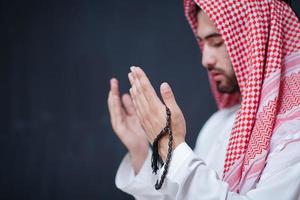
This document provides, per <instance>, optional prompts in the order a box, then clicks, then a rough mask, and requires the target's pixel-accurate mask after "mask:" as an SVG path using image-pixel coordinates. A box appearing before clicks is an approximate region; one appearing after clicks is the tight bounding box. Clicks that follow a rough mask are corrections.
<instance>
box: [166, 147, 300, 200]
mask: <svg viewBox="0 0 300 200" xmlns="http://www.w3.org/2000/svg"><path fill="white" fill-rule="evenodd" d="M297 145H298V146H297ZM292 151H293V152H296V151H298V152H299V144H294V145H291V146H289V148H286V149H285V150H284V151H281V152H280V153H278V154H277V155H274V156H273V157H272V159H271V160H270V162H268V164H267V165H271V166H267V168H270V169H272V170H269V172H267V174H268V176H266V177H267V178H264V179H263V181H260V182H259V183H258V184H257V187H256V188H255V189H253V190H250V191H249V192H247V193H246V194H243V195H240V194H237V193H234V192H230V191H229V188H228V184H227V183H226V182H224V181H222V180H221V179H220V178H219V177H218V176H217V173H216V172H215V171H214V170H212V169H210V168H209V167H208V166H206V164H205V163H204V161H203V160H201V159H200V158H199V157H197V156H196V155H195V154H194V152H193V151H192V150H191V149H190V147H189V146H188V145H187V144H186V143H182V144H180V145H179V146H178V147H177V148H176V149H175V150H174V153H173V157H172V160H171V163H170V167H169V173H168V175H167V179H166V181H165V184H164V185H163V188H162V191H163V192H164V193H165V194H169V195H172V194H173V199H180V200H182V199H186V200H200V199H201V200H202V199H213V200H250V199H251V200H265V199H278V200H280V199H286V200H294V199H299V194H300V159H299V155H298V154H299V153H298V154H294V155H296V157H294V158H293V159H292V160H290V161H289V162H281V161H286V160H285V159H286V157H287V156H289V157H290V153H291V152H292ZM280 160H281V161H280ZM263 173H264V172H263Z"/></svg>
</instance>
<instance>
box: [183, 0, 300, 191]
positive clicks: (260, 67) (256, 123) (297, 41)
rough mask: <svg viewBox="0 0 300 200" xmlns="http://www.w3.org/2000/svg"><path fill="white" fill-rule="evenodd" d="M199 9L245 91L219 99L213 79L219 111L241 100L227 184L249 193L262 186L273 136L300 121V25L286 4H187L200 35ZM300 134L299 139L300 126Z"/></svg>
mask: <svg viewBox="0 0 300 200" xmlns="http://www.w3.org/2000/svg"><path fill="white" fill-rule="evenodd" d="M196 4H197V5H199V6H200V7H201V9H202V10H204V11H205V13H206V14H207V15H208V16H209V17H210V19H211V20H212V21H213V22H214V23H215V25H216V27H217V30H218V31H219V32H220V34H221V35H222V37H223V39H224V41H225V44H226V47H227V51H228V54H229V57H230V59H231V62H232V65H233V69H234V71H235V73H236V76H237V80H238V84H239V87H240V91H241V93H240V94H238V93H235V94H222V93H219V92H218V91H217V88H216V83H215V82H214V81H213V80H212V79H211V77H210V74H209V77H210V84H211V87H212V91H213V94H214V97H215V99H216V101H217V104H218V107H219V108H225V107H230V106H232V105H234V104H237V103H239V101H240V99H241V102H240V103H241V108H240V110H239V112H238V114H237V117H236V119H235V122H234V126H233V129H232V132H231V136H230V140H229V144H228V147H227V153H226V159H225V164H224V174H223V179H224V181H226V182H227V183H228V184H229V187H230V189H231V191H235V192H239V193H244V192H247V191H249V190H250V189H253V188H254V187H255V185H256V183H257V181H258V180H259V177H260V175H261V173H262V170H263V169H264V167H265V164H266V160H267V156H268V153H269V151H270V148H272V145H273V143H274V144H276V141H273V137H272V135H274V134H277V133H276V130H279V129H278V127H280V126H281V125H282V124H283V123H284V124H286V123H289V122H290V121H291V120H293V119H296V118H299V116H300V21H299V19H298V18H297V17H296V15H295V13H294V12H293V11H292V9H291V8H290V7H289V6H288V5H287V4H286V3H284V2H283V1H281V0H241V1H237V0H184V8H185V15H186V17H187V19H188V22H189V24H190V26H191V28H192V30H193V31H194V33H195V34H196V28H197V17H196ZM295 129H296V133H300V123H299V126H297V127H296V128H295ZM297 131H298V132H297ZM277 132H278V131H277ZM296 133H288V134H296ZM278 134H281V133H278ZM277 138H280V137H277Z"/></svg>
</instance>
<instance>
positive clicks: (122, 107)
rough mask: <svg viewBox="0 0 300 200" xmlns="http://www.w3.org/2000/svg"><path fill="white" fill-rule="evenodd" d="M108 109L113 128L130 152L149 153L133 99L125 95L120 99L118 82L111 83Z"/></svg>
mask: <svg viewBox="0 0 300 200" xmlns="http://www.w3.org/2000/svg"><path fill="white" fill-rule="evenodd" d="M108 108H109V113H110V117H111V124H112V128H113V130H114V132H115V133H116V134H117V136H118V137H119V138H120V140H121V141H122V143H123V144H124V145H125V146H126V148H127V149H128V150H129V152H132V153H137V154H139V153H140V152H143V153H144V152H145V151H147V150H148V140H147V138H146V134H145V131H144V129H143V128H142V126H141V123H140V122H139V119H138V117H137V114H136V111H135V108H134V105H133V102H132V100H131V97H130V96H129V95H128V94H124V95H123V96H122V98H120V94H119V88H118V82H117V80H114V81H112V83H111V90H110V92H109V97H108Z"/></svg>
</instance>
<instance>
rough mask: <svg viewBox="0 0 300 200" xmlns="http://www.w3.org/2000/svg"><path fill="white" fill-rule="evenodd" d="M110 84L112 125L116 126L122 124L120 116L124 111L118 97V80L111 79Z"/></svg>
mask: <svg viewBox="0 0 300 200" xmlns="http://www.w3.org/2000/svg"><path fill="white" fill-rule="evenodd" d="M110 84H111V98H112V105H111V109H112V111H113V118H114V119H113V120H114V125H115V126H118V124H120V123H121V122H122V116H123V114H124V110H123V108H122V103H121V100H120V96H119V84H118V80H117V79H115V78H113V79H111V81H110Z"/></svg>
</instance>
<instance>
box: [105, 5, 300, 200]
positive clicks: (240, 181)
mask: <svg viewBox="0 0 300 200" xmlns="http://www.w3.org/2000/svg"><path fill="white" fill-rule="evenodd" d="M184 6H185V14H186V16H187V19H188V21H189V23H190V25H191V27H192V30H193V31H194V33H195V35H196V37H197V38H198V41H199V45H200V48H201V49H202V61H203V62H202V63H203V66H204V67H206V68H207V70H208V75H209V78H210V83H211V87H212V91H213V94H214V96H215V99H216V101H217V104H218V107H219V111H217V112H216V113H215V114H214V115H213V116H212V117H211V118H210V119H209V120H208V121H207V123H206V124H205V126H204V127H203V129H202V130H201V132H200V137H199V138H198V140H197V143H196V148H195V151H194V152H193V151H192V150H191V149H190V148H189V147H188V145H187V144H186V143H185V140H184V139H185V132H186V129H185V120H184V117H183V114H182V112H181V110H180V108H179V107H178V105H177V104H176V100H175V98H174V95H173V93H172V90H171V88H170V86H169V85H168V84H167V83H163V84H162V85H161V95H162V98H163V101H164V102H161V101H160V100H159V98H158V97H157V95H156V93H155V91H154V89H153V87H152V86H151V84H150V81H149V79H148V78H147V76H146V74H145V73H144V72H143V70H142V69H141V68H139V67H132V68H131V73H129V80H130V82H131V85H132V87H131V89H130V96H129V95H128V94H127V95H124V96H123V97H122V101H121V100H120V98H119V94H118V85H117V80H116V79H112V80H111V91H110V94H109V98H108V104H109V110H110V114H111V120H112V126H113V128H114V131H115V132H116V134H117V135H118V136H119V137H120V139H121V141H122V142H123V143H124V144H125V146H126V147H127V148H128V150H129V154H128V155H127V156H126V157H125V158H124V160H123V162H122V164H121V166H120V168H119V170H118V173H117V177H116V184H117V186H118V187H119V188H120V189H122V190H123V191H125V192H127V193H129V194H132V195H133V196H134V197H135V198H137V199H228V200H232V199H255V200H262V199H300V89H299V88H300V42H299V41H300V22H299V19H298V18H297V17H296V15H295V13H294V12H293V11H292V10H291V8H290V7H289V6H288V5H287V4H286V3H285V2H283V1H281V0H264V1H234V0H228V1H224V0H214V1H204V0H195V2H194V1H192V0H185V1H184ZM122 104H123V107H122ZM165 105H166V106H167V107H168V108H170V110H171V113H172V130H173V133H174V134H173V135H174V145H173V149H174V152H173V155H172V159H171V162H170V166H169V170H168V174H167V177H166V180H165V183H164V185H163V186H162V188H161V189H160V190H155V189H154V187H153V185H154V184H155V181H156V179H157V178H158V176H159V175H158V176H156V175H153V174H151V171H152V170H151V167H150V165H151V164H150V159H151V158H150V154H151V151H150V150H149V148H148V141H149V142H150V143H152V142H153V140H154V139H155V137H156V136H157V134H158V133H159V132H160V131H161V130H162V129H163V128H164V125H165V118H166V113H165V108H164V106H165ZM167 142H168V138H167V137H165V138H163V140H162V141H161V143H160V146H159V152H160V155H161V157H162V159H163V160H165V159H166V155H167V147H168V145H167Z"/></svg>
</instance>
